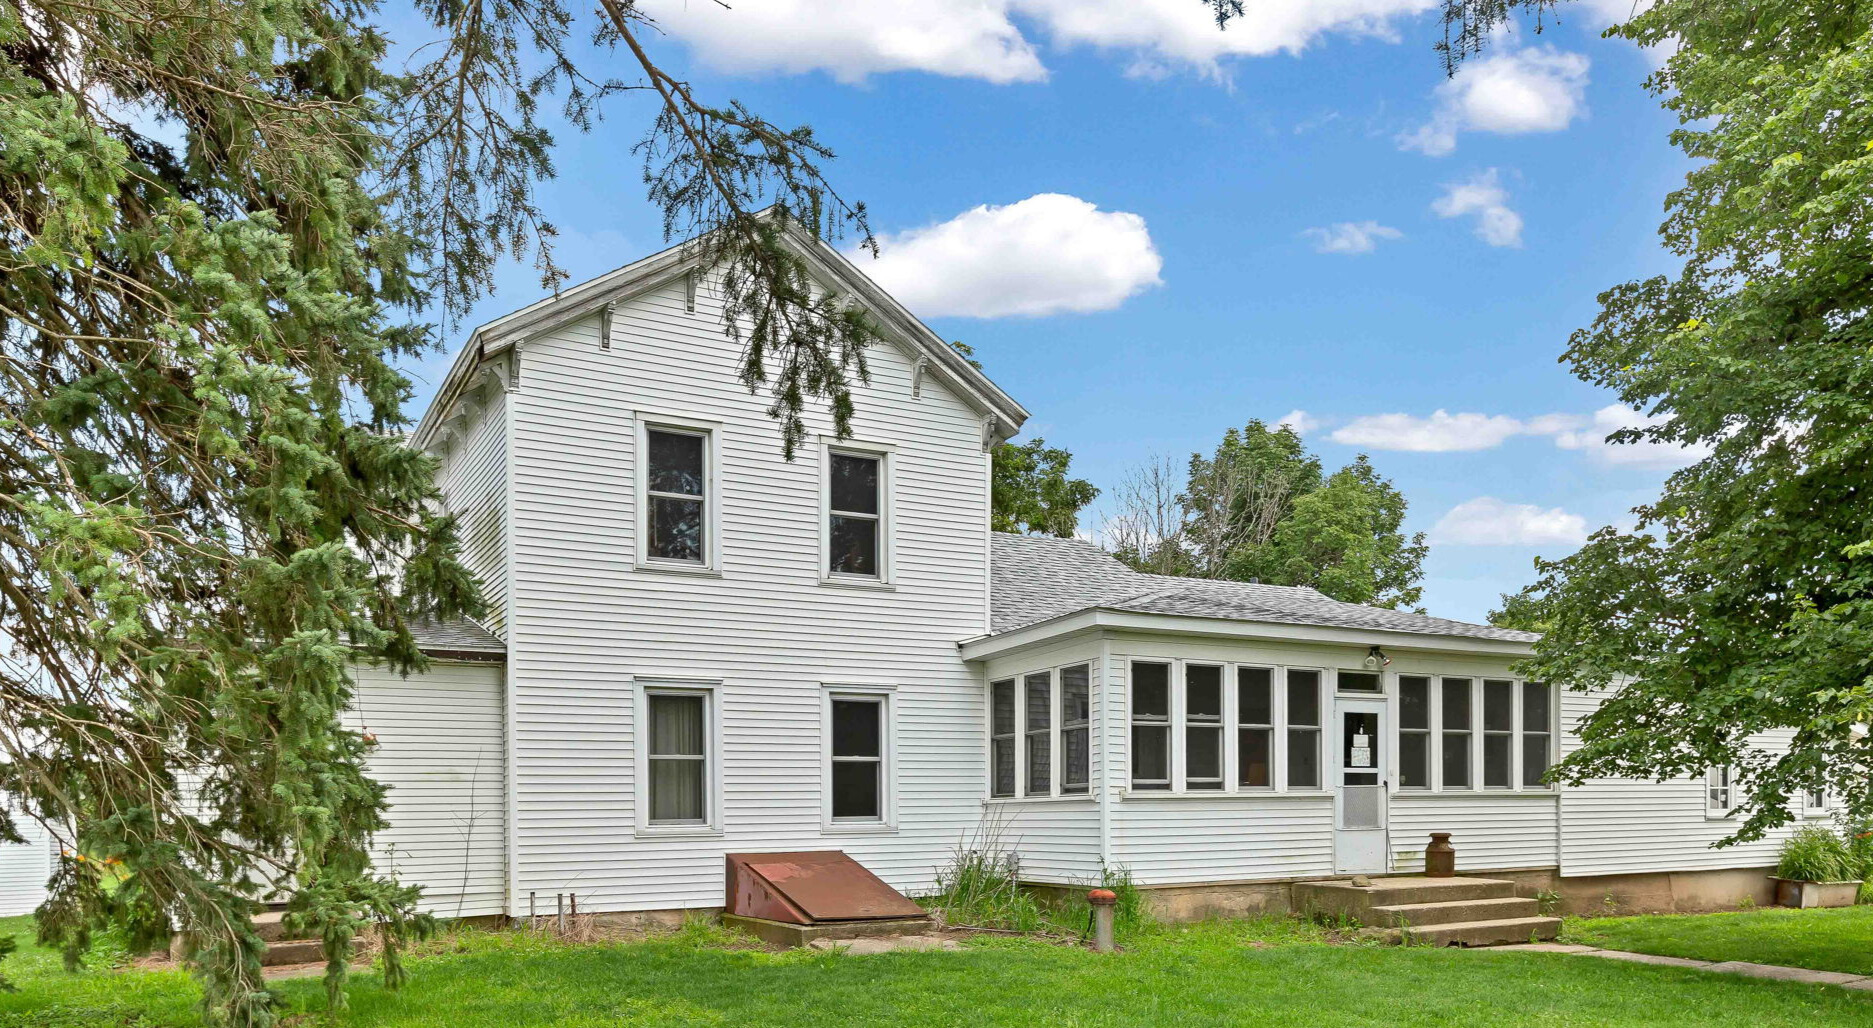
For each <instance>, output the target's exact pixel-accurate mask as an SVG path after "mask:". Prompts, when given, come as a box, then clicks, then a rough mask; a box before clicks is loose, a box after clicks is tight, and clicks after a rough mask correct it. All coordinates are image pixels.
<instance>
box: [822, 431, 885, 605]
mask: <svg viewBox="0 0 1873 1028" xmlns="http://www.w3.org/2000/svg"><path fill="white" fill-rule="evenodd" d="M885 488H886V475H885V457H884V455H882V454H876V453H854V452H849V451H844V450H831V451H828V453H827V465H826V571H827V574H828V575H831V576H839V577H854V578H875V579H880V580H883V579H884V578H885V577H886V567H885V565H886V549H885V544H886V534H885V532H886V527H887V526H886V525H885V502H884V500H885Z"/></svg>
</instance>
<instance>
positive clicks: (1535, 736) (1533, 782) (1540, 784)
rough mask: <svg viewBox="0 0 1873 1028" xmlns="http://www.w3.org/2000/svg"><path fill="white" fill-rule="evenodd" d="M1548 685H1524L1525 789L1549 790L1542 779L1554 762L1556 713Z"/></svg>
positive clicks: (1523, 741) (1523, 755) (1536, 683)
mask: <svg viewBox="0 0 1873 1028" xmlns="http://www.w3.org/2000/svg"><path fill="white" fill-rule="evenodd" d="M1551 696H1552V694H1551V693H1550V692H1549V690H1548V683H1546V682H1523V683H1522V788H1524V789H1546V788H1547V787H1548V783H1546V782H1544V781H1542V780H1541V776H1543V775H1545V774H1547V773H1548V767H1549V765H1550V764H1552V763H1553V762H1554V757H1553V753H1554V727H1553V726H1554V714H1553V712H1552V711H1550V710H1549V709H1548V705H1549V703H1550V702H1551Z"/></svg>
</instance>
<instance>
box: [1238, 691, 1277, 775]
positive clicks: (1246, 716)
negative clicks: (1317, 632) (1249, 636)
mask: <svg viewBox="0 0 1873 1028" xmlns="http://www.w3.org/2000/svg"><path fill="white" fill-rule="evenodd" d="M1236 723H1237V726H1238V727H1237V729H1236V785H1237V786H1239V787H1241V788H1244V789H1272V788H1274V786H1275V672H1274V669H1273V668H1265V667H1239V668H1237V669H1236Z"/></svg>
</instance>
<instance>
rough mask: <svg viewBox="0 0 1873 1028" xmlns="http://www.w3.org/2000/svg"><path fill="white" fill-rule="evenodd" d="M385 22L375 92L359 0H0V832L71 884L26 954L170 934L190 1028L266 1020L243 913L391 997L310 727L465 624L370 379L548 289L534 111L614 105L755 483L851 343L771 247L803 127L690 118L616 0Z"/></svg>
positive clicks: (785, 244)
mask: <svg viewBox="0 0 1873 1028" xmlns="http://www.w3.org/2000/svg"><path fill="white" fill-rule="evenodd" d="M412 6H413V8H414V11H415V14H416V15H417V17H418V19H419V20H420V19H425V18H426V19H427V20H428V21H429V23H430V31H432V32H433V33H434V34H435V36H436V37H437V41H436V42H434V43H432V44H431V45H427V46H423V47H420V48H418V49H416V50H414V51H413V54H414V56H413V57H412V58H411V62H412V63H410V64H407V65H405V66H403V67H402V68H396V67H392V66H391V65H390V63H389V62H388V60H387V58H386V51H387V49H388V47H389V42H388V41H387V40H386V39H385V38H384V36H383V35H382V34H381V33H380V32H378V31H377V30H376V29H374V28H372V27H371V25H370V24H369V19H370V18H371V17H372V16H373V14H374V11H375V8H374V6H373V5H372V4H370V3H368V2H352V0H324V2H321V0H268V2H263V3H244V2H235V0H98V2H90V0H83V2H80V0H0V236H3V237H4V253H3V254H0V486H3V488H0V643H3V644H4V651H3V652H0V793H3V794H5V795H6V796H8V797H9V799H10V800H12V801H13V802H14V803H15V804H16V806H17V808H18V810H19V814H18V815H15V814H6V813H0V836H7V837H15V836H16V835H17V827H16V825H15V824H14V822H13V821H11V820H9V819H10V818H11V817H14V816H27V817H32V818H35V819H39V820H41V821H43V822H45V823H46V824H48V825H49V826H50V827H52V828H53V829H54V831H55V832H56V833H57V834H58V835H59V836H60V839H61V841H62V842H63V843H64V844H65V846H66V847H67V848H69V849H70V850H71V851H72V852H73V853H75V854H81V855H83V856H84V857H85V858H86V859H83V860H80V859H76V858H75V857H74V858H72V859H68V860H66V861H64V862H63V863H62V864H61V866H60V868H59V869H58V871H57V874H56V875H55V877H54V878H53V880H52V882H51V886H52V895H51V898H50V899H49V900H48V901H47V903H46V904H45V906H44V907H43V908H41V911H40V915H41V916H40V931H41V932H42V934H43V935H44V936H45V938H46V940H47V941H48V942H50V943H54V944H57V945H60V946H62V947H64V948H65V949H66V951H67V952H68V954H70V955H72V956H73V957H76V956H77V955H78V954H80V953H82V952H83V951H84V949H85V948H86V947H87V946H88V945H89V942H90V940H91V938H92V937H93V935H94V933H95V932H97V931H99V930H100V929H102V928H104V927H105V926H107V925H109V926H114V927H115V928H116V929H117V930H119V931H121V932H122V933H123V934H124V935H125V937H126V938H128V939H129V941H130V942H131V943H132V945H133V946H137V947H139V948H141V947H151V946H157V945H161V944H164V943H166V942H167V939H168V934H169V932H170V930H171V929H172V928H177V929H180V930H181V931H182V932H183V934H184V937H185V939H186V942H187V948H186V953H187V956H188V958H189V959H190V961H191V962H192V963H193V964H194V966H195V967H196V968H197V969H198V971H199V972H200V975H201V978H202V981H203V984H204V986H205V988H204V1005H205V1011H206V1014H207V1016H208V1019H209V1020H210V1021H211V1022H213V1023H216V1024H230V1025H243V1026H248V1025H265V1024H268V1023H270V1022H271V1021H272V1020H273V1019H274V1018H275V1016H276V1015H275V1006H274V998H273V996H272V995H271V994H270V993H269V992H268V990H267V989H266V987H265V984H264V982H263V981H262V979H261V977H260V967H259V960H258V958H259V954H260V951H261V946H262V944H261V942H260V940H259V938H258V937H257V935H256V934H255V932H254V930H253V926H252V921H251V917H250V913H251V911H252V909H253V904H254V902H255V901H256V900H257V899H260V898H262V897H279V898H282V899H284V900H285V901H286V902H287V904H288V927H289V928H291V929H293V930H295V931H297V932H300V933H303V934H307V935H311V936H314V937H318V938H321V939H323V940H324V942H325V949H326V956H327V958H328V960H329V965H328V967H329V971H328V976H327V984H328V990H329V994H330V998H331V1002H332V1004H333V1005H334V1006H338V1005H341V1004H342V1001H343V992H342V987H343V982H344V973H345V968H346V963H347V957H348V955H349V954H350V952H351V950H352V940H353V939H354V938H355V937H356V936H357V935H358V934H359V933H360V932H363V931H366V930H371V931H375V932H377V933H379V934H380V935H382V936H383V938H384V940H385V943H386V946H385V950H384V960H385V965H386V975H387V980H388V981H389V983H390V984H392V985H393V986H394V985H396V984H397V983H398V982H399V981H400V980H401V979H402V975H403V971H402V968H401V965H400V963H399V956H398V955H399V950H400V945H401V943H402V942H403V941H404V940H405V939H407V938H408V937H410V936H411V935H413V934H416V933H420V932H421V931H423V930H425V929H426V928H427V920H426V919H425V918H423V917H421V916H418V915H417V914H416V913H415V909H416V908H415V901H416V896H415V892H414V890H413V889H409V888H405V887H402V886H400V885H398V884H397V883H396V882H395V881H394V880H392V879H391V878H389V877H386V876H384V875H381V874H379V873H377V872H375V871H373V870H372V869H371V868H370V866H369V862H368V859H367V855H368V842H369V837H370V835H371V833H372V832H374V831H376V830H378V829H379V828H381V827H382V826H383V824H384V819H383V818H384V809H385V799H384V791H383V789H382V788H381V787H380V786H378V785H377V784H376V783H374V782H373V781H371V780H370V779H369V778H368V777H367V776H366V775H365V774H364V760H365V758H366V755H367V754H368V752H369V749H370V746H371V740H369V739H368V738H366V737H364V736H363V735H361V734H360V733H358V732H356V731H352V730H349V729H347V728H346V727H344V725H343V724H342V723H341V720H340V713H341V711H343V710H344V709H345V707H346V706H347V704H348V703H349V701H350V699H351V682H350V678H349V674H348V668H349V667H350V666H351V662H352V661H353V660H354V659H364V660H373V661H379V662H382V663H384V664H387V665H388V666H390V667H392V668H395V669H397V670H401V671H406V672H407V671H413V670H418V669H420V668H421V667H422V666H423V658H422V655H421V654H420V653H419V652H418V651H417V649H416V646H415V644H414V641H413V639H412V636H411V633H410V631H409V623H410V620H411V619H412V618H417V617H431V616H433V617H453V616H457V615H463V614H473V613H475V612H476V611H477V609H478V607H479V604H480V600H479V597H478V595H477V590H476V587H475V585H474V583H473V582H471V581H470V580H469V577H468V576H467V574H466V573H465V571H464V569H463V567H462V566H461V565H460V564H459V563H458V561H457V559H456V553H457V542H456V535H455V525H454V522H453V521H452V519H450V518H448V517H444V516H439V515H438V514H436V513H435V510H436V509H437V505H436V500H437V496H436V493H435V490H434V488H433V486H432V484H431V473H432V466H431V462H430V460H429V459H428V458H427V457H425V456H424V455H422V454H419V453H417V452H415V451H413V450H411V449H409V448H407V447H405V446H403V445H402V444H401V443H400V441H399V433H400V432H401V431H402V430H403V429H405V428H406V427H407V425H408V422H407V419H406V417H405V413H404V410H403V406H404V404H405V402H406V401H407V399H408V398H409V396H410V391H411V389H410V384H409V382H408V381H407V380H406V379H405V378H404V377H403V376H402V375H401V374H399V373H398V372H397V371H396V370H395V368H396V366H397V364H398V363H399V362H401V361H403V360H405V359H408V358H410V357H411V356H412V355H414V354H416V353H418V352H420V351H422V350H423V349H425V348H426V347H427V346H429V345H430V339H431V336H430V333H429V331H428V330H427V328H426V327H425V326H422V325H419V324H414V323H411V321H410V319H411V318H412V317H414V316H415V315H416V313H417V312H419V311H421V310H422V309H423V308H425V307H426V306H429V305H431V304H434V305H435V306H437V307H438V308H440V310H441V311H442V312H443V313H444V314H445V315H449V316H454V315H459V314H460V313H461V312H462V311H464V310H465V309H466V308H467V305H468V304H469V303H470V302H471V301H472V300H473V299H474V298H476V297H478V296H480V295H483V294H485V292H486V291H487V288H488V286H489V278H490V274H491V271H492V269H493V268H494V266H495V264H496V262H497V261H498V260H500V259H501V258H502V257H504V256H519V257H523V258H524V257H531V258H532V259H533V260H534V262H535V263H536V264H537V266H538V267H539V269H540V272H541V277H542V280H543V281H544V282H545V283H547V284H549V285H551V284H554V283H557V282H558V281H559V280H560V279H561V278H563V273H561V272H560V271H559V269H558V268H557V267H556V266H555V264H554V263H553V259H552V255H551V245H550V244H551V239H552V236H553V228H552V225H551V224H550V223H549V222H547V221H546V220H545V219H544V217H543V216H542V213H541V211H540V210H539V207H538V204H537V203H536V200H535V189H536V186H537V183H538V181H539V180H540V179H541V178H543V177H545V176H547V175H550V174H551V173H552V162H551V157H550V154H551V145H552V139H551V137H550V135H549V134H548V133H547V132H546V131H545V130H544V129H543V128H542V127H541V126H540V124H539V122H538V120H537V118H538V115H539V113H540V111H541V110H542V109H543V104H545V103H546V102H548V101H551V100H557V102H559V103H560V104H562V110H563V112H564V115H565V116H566V118H567V119H568V120H569V121H570V122H571V123H572V124H573V125H575V126H577V127H579V128H585V127H588V126H590V125H591V124H593V122H594V119H595V118H596V117H597V114H598V104H599V102H600V101H601V100H603V99H604V98H606V97H610V96H613V95H616V94H626V95H629V96H634V97H641V98H643V99H645V100H646V101H648V102H649V103H650V104H651V105H653V109H654V112H655V113H654V114H647V115H646V119H645V120H646V122H647V123H648V128H647V130H646V131H645V133H644V135H643V138H642V141H641V143H640V144H639V153H640V154H641V156H642V157H643V160H644V176H645V180H646V183H645V184H646V187H647V191H648V194H649V197H650V199H651V200H652V202H653V203H655V204H656V205H657V206H658V207H659V209H660V210H662V212H663V213H664V216H665V226H666V229H667V230H668V231H670V232H671V233H672V234H673V235H678V236H684V237H690V236H695V237H697V238H696V240H695V241H694V242H692V243H689V244H687V245H689V246H690V247H691V248H692V253H693V254H694V255H695V256H697V257H698V258H699V259H701V260H702V261H703V262H704V263H705V264H706V265H708V266H709V267H710V268H712V269H713V270H714V272H715V273H716V280H717V281H719V283H720V285H719V288H721V289H722V290H723V291H724V293H725V295H726V298H727V304H728V307H729V309H730V311H731V312H732V313H733V314H734V315H736V317H734V318H732V319H731V320H730V321H729V323H728V324H727V326H726V330H727V331H728V332H730V334H731V335H733V336H734V337H735V338H736V339H737V340H739V341H740V342H741V343H742V344H743V351H744V353H745V355H746V359H745V362H744V364H743V366H742V368H741V374H742V379H743V381H745V382H746V383H747V384H748V386H749V388H750V389H757V388H762V387H766V388H767V389H769V391H770V394H771V397H772V407H771V412H772V414H773V416H774V417H775V419H776V420H777V421H778V422H779V425H780V441H781V445H782V447H783V448H784V449H785V450H786V451H787V452H788V453H791V452H792V449H793V447H794V446H795V444H796V443H797V441H798V439H799V438H800V433H801V430H802V417H803V412H804V411H805V410H806V408H807V406H808V405H810V404H812V403H814V402H824V403H825V404H826V405H827V406H828V407H829V408H830V410H831V413H832V416H833V420H834V423H835V425H836V426H837V427H838V430H839V431H840V432H844V431H846V429H847V426H848V425H849V422H850V418H851V413H852V411H851V397H850V382H851V381H852V380H853V379H859V380H862V379H863V378H864V376H865V365H864V356H863V351H864V347H865V346H866V345H867V344H868V343H869V342H870V341H871V340H872V339H873V338H874V331H873V329H872V327H871V325H870V323H869V321H868V320H867V319H866V318H865V317H864V316H863V315H862V314H860V313H858V312H857V309H856V308H854V307H853V306H852V305H851V304H849V303H848V302H847V301H846V299H845V298H843V297H840V296H838V295H837V294H829V293H827V292H825V291H823V290H820V289H817V288H814V287H812V286H810V284H809V281H808V273H807V266H806V264H805V263H804V262H803V261H802V260H801V258H800V257H799V255H798V254H799V249H798V246H797V244H798V243H799V242H800V241H801V240H810V239H811V238H812V237H813V236H815V235H818V236H821V237H825V236H831V235H833V234H836V233H838V232H840V231H843V230H854V231H856V232H858V233H859V234H860V235H861V236H862V237H863V238H865V239H868V238H869V237H868V236H867V235H866V234H865V231H864V211H863V208H862V207H860V206H858V205H855V204H847V203H846V202H844V201H843V200H841V199H840V198H839V197H838V195H837V194H836V193H834V192H833V191H832V190H831V189H830V188H829V187H828V186H827V185H826V183H825V181H824V180H823V178H822V177H821V174H820V164H821V163H822V162H823V161H824V160H826V159H827V158H829V157H830V156H831V155H830V153H829V152H828V151H827V150H826V148H825V147H823V146H822V145H821V144H820V143H819V142H818V141H817V140H816V139H815V138H814V137H813V135H812V133H811V131H810V130H807V129H804V128H800V129H781V128H778V127H776V126H773V125H770V124H769V123H767V122H765V121H763V120H762V119H760V118H759V117H757V116H755V115H754V114H752V113H751V112H749V111H747V110H746V109H745V108H743V107H741V106H739V105H736V104H733V103H729V104H712V103H707V102H704V101H703V100H701V99H699V98H697V97H696V96H694V95H693V94H692V92H691V91H690V89H689V87H688V86H687V85H686V84H684V83H683V82H681V81H678V80H676V79H674V78H672V77H671V76H669V75H667V74H665V73H663V72H662V71H661V70H660V69H658V68H657V66H656V65H655V64H654V63H652V61H651V60H650V58H649V56H648V55H647V54H646V53H645V51H644V50H643V48H642V47H641V46H640V45H639V42H638V39H637V36H638V34H639V33H640V32H642V31H643V30H644V29H645V28H646V26H647V24H648V23H647V22H646V21H645V19H644V17H643V16H642V15H641V14H640V13H639V12H638V11H637V10H636V8H635V6H634V5H633V4H631V3H629V2H628V0H625V2H620V0H599V2H598V4H597V6H596V7H595V8H593V9H592V10H591V13H590V14H588V15H587V16H586V20H585V21H583V22H582V21H581V19H580V18H577V17H575V16H574V15H573V13H572V12H571V11H569V10H568V9H567V8H565V7H564V6H562V5H561V4H560V3H559V2H558V0H533V2H529V3H523V4H483V3H479V2H475V0H470V2H467V3H457V2H444V0H414V3H413V5H412ZM575 37H577V38H579V39H581V40H583V39H595V40H596V42H597V43H598V45H600V46H601V47H602V46H611V47H613V48H615V50H616V51H618V52H623V53H625V54H627V55H628V57H627V60H626V61H625V66H626V67H628V68H631V69H633V74H634V75H636V76H637V80H636V81H634V82H631V83H628V84H626V83H621V82H618V81H615V80H610V79H606V80H602V81H601V80H598V79H594V78H590V77H588V76H587V75H586V74H585V73H584V72H583V71H582V70H581V68H580V67H579V65H578V64H577V63H576V62H575V61H574V60H573V58H572V56H571V53H570V51H569V50H568V48H567V46H568V41H569V40H572V39H574V38H575ZM106 869H108V870H106Z"/></svg>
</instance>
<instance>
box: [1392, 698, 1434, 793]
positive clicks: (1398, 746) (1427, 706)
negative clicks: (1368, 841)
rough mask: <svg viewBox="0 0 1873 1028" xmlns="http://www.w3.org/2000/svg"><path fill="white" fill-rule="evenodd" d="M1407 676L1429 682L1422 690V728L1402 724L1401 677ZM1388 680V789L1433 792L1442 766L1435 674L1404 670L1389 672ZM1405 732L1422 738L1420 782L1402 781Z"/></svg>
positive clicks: (1403, 774) (1404, 791) (1403, 721)
mask: <svg viewBox="0 0 1873 1028" xmlns="http://www.w3.org/2000/svg"><path fill="white" fill-rule="evenodd" d="M1407 678H1422V679H1424V680H1425V681H1426V682H1427V683H1429V684H1428V686H1427V687H1426V689H1425V697H1424V716H1425V727H1423V728H1410V729H1408V728H1406V727H1405V683H1404V679H1407ZM1392 681H1393V689H1392V692H1393V697H1392V726H1393V727H1392V765H1393V767H1394V768H1395V771H1394V774H1393V776H1392V780H1393V787H1392V791H1393V792H1403V793H1409V794H1411V795H1414V796H1418V795H1428V794H1430V793H1433V792H1436V791H1437V779H1438V776H1439V775H1440V774H1441V773H1442V772H1443V768H1442V767H1440V766H1439V763H1438V762H1439V760H1440V759H1441V757H1442V756H1443V754H1442V753H1441V752H1440V751H1439V750H1438V747H1437V733H1438V732H1439V731H1440V730H1441V729H1439V728H1438V724H1437V715H1438V713H1439V710H1438V688H1439V687H1438V677H1437V676H1436V675H1434V674H1431V673H1429V672H1424V673H1419V672H1415V671H1407V672H1401V673H1398V674H1395V675H1393V676H1392ZM1407 733H1409V734H1412V735H1422V736H1424V737H1425V738H1424V760H1425V763H1426V765H1427V766H1426V767H1425V769H1424V770H1425V776H1424V777H1425V782H1424V784H1423V785H1406V784H1405V735H1406V734H1407Z"/></svg>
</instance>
